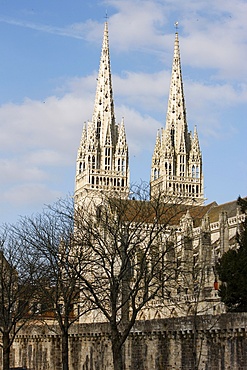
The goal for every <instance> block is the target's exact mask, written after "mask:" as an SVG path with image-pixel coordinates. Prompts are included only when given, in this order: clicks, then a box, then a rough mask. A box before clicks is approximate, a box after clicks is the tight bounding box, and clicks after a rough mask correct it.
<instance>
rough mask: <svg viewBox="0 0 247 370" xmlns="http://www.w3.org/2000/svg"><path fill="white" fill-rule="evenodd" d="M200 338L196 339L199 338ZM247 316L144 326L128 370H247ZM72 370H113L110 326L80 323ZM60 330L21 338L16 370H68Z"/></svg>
mask: <svg viewBox="0 0 247 370" xmlns="http://www.w3.org/2000/svg"><path fill="white" fill-rule="evenodd" d="M194 333H196V334H194ZM246 334H247V313H238V314H223V315H219V316H212V315H208V316H199V317H197V318H194V317H192V316H191V317H186V318H174V319H160V320H150V321H139V322H137V323H136V325H135V327H134V328H133V330H132V332H131V335H130V337H129V339H128V341H127V342H126V345H125V367H126V370H127V369H128V370H166V369H167V370H168V369H169V370H172V369H173V370H175V369H176V370H179V369H184V370H190V369H191V370H193V369H195V367H194V362H193V359H194V358H195V353H196V355H197V358H200V365H199V367H198V369H203V370H219V369H221V370H223V369H224V370H225V369H231V370H235V369H236V370H244V369H247V335H246ZM69 348H70V349H69V353H70V369H71V370H112V369H113V367H112V357H111V344H110V340H109V331H108V326H107V324H98V323H97V324H75V325H74V326H73V327H71V330H70V338H69ZM60 358H61V340H60V335H59V330H58V328H57V327H55V326H54V327H47V326H45V327H44V326H41V325H35V326H29V327H28V328H26V329H25V330H23V331H22V332H20V334H19V335H18V337H17V338H16V340H15V342H14V345H13V348H12V352H11V362H12V364H11V366H16V367H17V366H26V367H27V369H30V370H62V366H61V360H60Z"/></svg>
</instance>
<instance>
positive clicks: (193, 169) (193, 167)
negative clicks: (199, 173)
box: [192, 165, 196, 177]
mask: <svg viewBox="0 0 247 370" xmlns="http://www.w3.org/2000/svg"><path fill="white" fill-rule="evenodd" d="M192 177H196V170H195V166H194V165H193V166H192Z"/></svg>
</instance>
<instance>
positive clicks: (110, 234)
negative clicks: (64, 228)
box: [74, 187, 184, 370]
mask: <svg viewBox="0 0 247 370" xmlns="http://www.w3.org/2000/svg"><path fill="white" fill-rule="evenodd" d="M148 198H149V194H148V192H147V190H146V188H143V187H141V188H139V187H136V188H135V190H134V191H133V192H132V199H131V200H129V199H125V198H121V196H119V194H114V193H113V194H110V196H107V195H105V194H104V195H101V194H100V193H99V194H98V195H97V197H94V198H90V197H85V199H84V200H81V202H80V204H79V205H78V206H77V208H76V209H75V218H74V222H75V248H78V249H82V250H83V249H84V248H85V249H86V251H87V253H86V254H87V258H88V259H87V265H88V266H90V271H88V273H87V274H86V275H85V274H80V273H78V277H79V278H80V283H81V285H83V286H84V290H83V291H82V294H83V295H84V299H86V300H89V301H90V302H91V303H92V305H93V306H94V307H96V308H97V312H98V316H97V315H96V314H95V313H94V316H91V319H94V320H98V321H105V320H106V321H107V322H109V325H110V338H111V346H112V354H113V364H114V370H122V369H124V360H123V358H124V353H123V352H124V343H125V341H126V339H127V338H128V336H129V333H130V331H131V329H132V328H133V326H134V323H135V321H136V320H137V319H138V315H140V313H141V312H143V311H144V310H145V309H146V308H147V305H148V304H149V303H152V302H155V301H158V300H159V298H162V300H163V302H164V301H165V300H167V301H169V298H170V294H171V290H172V289H174V287H175V285H176V281H175V275H176V274H175V269H176V265H175V261H174V259H171V258H170V255H171V254H172V253H171V249H174V248H176V245H174V243H170V242H169V240H170V239H171V238H172V235H173V234H174V232H175V228H173V227H172V226H171V225H172V223H176V222H177V220H178V219H179V217H180V216H181V214H182V212H184V207H181V206H180V205H179V204H177V205H174V204H169V203H167V204H166V205H165V204H164V199H163V197H161V196H157V197H156V198H155V199H152V200H149V201H147V199H148ZM179 215H180V216H179ZM88 249H89V250H90V251H91V253H88Z"/></svg>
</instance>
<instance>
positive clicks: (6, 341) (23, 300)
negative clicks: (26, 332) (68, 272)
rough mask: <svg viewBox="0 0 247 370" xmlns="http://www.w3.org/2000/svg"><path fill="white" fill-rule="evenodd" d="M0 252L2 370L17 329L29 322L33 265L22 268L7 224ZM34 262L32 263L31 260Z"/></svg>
mask: <svg viewBox="0 0 247 370" xmlns="http://www.w3.org/2000/svg"><path fill="white" fill-rule="evenodd" d="M0 238H1V251H0V333H1V334H2V344H1V347H2V351H3V367H2V369H3V370H9V367H10V349H11V346H12V344H13V341H14V339H15V337H16V335H17V333H18V332H19V330H20V329H21V328H23V326H24V325H26V324H27V322H28V321H29V320H30V318H31V315H30V308H31V306H32V300H33V297H34V296H35V294H36V286H35V285H33V284H32V281H33V279H32V273H33V270H34V265H31V260H30V264H29V266H28V267H27V265H26V251H25V249H24V248H23V246H22V245H21V244H19V243H18V240H17V239H16V237H15V235H14V234H13V233H12V231H11V227H10V226H9V225H4V226H2V228H1V237H0ZM33 262H34V261H33Z"/></svg>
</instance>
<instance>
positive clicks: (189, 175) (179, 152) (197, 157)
mask: <svg viewBox="0 0 247 370" xmlns="http://www.w3.org/2000/svg"><path fill="white" fill-rule="evenodd" d="M158 135H159V139H156V145H155V149H154V153H153V158H152V169H151V182H150V187H151V197H153V196H155V195H157V194H158V193H160V192H161V193H162V194H163V195H164V200H165V201H166V202H171V203H172V202H175V203H177V202H180V203H184V204H195V205H196V204H202V203H203V202H204V195H203V174H202V155H201V151H200V146H199V139H198V135H197V131H196V129H195V131H194V136H193V137H192V134H191V133H190V132H188V125H187V120H186V107H185V99H184V91H183V81H182V71H181V61H180V51H179V39H178V33H177V32H176V34H175V44H174V56H173V64H172V75H171V83H170V92H169V99H168V108H167V116H166V127H165V129H163V128H162V129H161V132H160V134H159V133H158Z"/></svg>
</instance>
